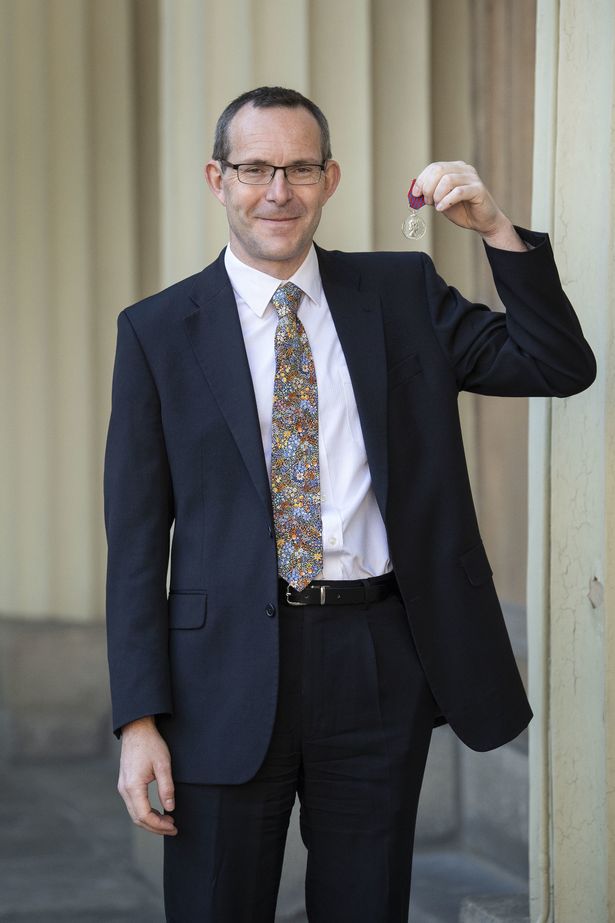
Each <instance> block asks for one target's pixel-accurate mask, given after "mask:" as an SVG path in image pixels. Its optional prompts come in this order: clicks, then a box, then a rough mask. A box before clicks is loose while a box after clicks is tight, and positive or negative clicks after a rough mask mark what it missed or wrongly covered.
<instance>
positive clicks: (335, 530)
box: [224, 246, 391, 580]
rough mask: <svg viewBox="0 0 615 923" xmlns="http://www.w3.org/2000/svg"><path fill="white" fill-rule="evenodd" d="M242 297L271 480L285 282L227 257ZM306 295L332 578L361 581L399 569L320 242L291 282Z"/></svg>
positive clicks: (326, 575)
mask: <svg viewBox="0 0 615 923" xmlns="http://www.w3.org/2000/svg"><path fill="white" fill-rule="evenodd" d="M224 263H225V266H226V271H227V272H228V275H229V278H230V280H231V285H232V286H233V292H234V294H235V300H236V302H237V311H238V313H239V320H240V323H241V329H242V332H243V338H244V342H245V347H246V353H247V356H248V364H249V366H250V372H251V374H252V382H253V385H254V394H255V397H256V406H257V409H258V418H259V422H260V430H261V438H262V440H263V451H264V453H265V461H266V463H267V471H268V473H269V476H270V477H271V410H272V405H273V383H274V377H275V352H274V337H275V329H276V326H277V322H278V316H277V313H276V310H275V308H274V307H273V305H272V303H271V298H272V296H273V293H274V292H275V290H276V289H277V288H278V286H279V285H281V284H282V282H281V281H280V280H279V279H275V278H274V277H273V276H269V275H267V274H266V273H264V272H259V270H257V269H253V268H252V267H251V266H246V264H245V263H242V262H241V260H239V259H238V258H237V257H236V256H235V255H234V253H233V252H232V251H231V248H230V246H228V247H227V248H226V253H225V256H224ZM284 281H290V282H294V283H295V285H298V286H299V288H300V289H301V290H302V291H303V292H304V295H303V297H302V299H301V303H300V305H299V310H298V312H297V315H298V317H299V319H300V320H301V323H302V324H303V326H304V328H305V332H306V334H307V338H308V340H309V343H310V347H311V349H312V355H313V357H314V367H315V369H316V381H317V385H318V445H319V462H320V492H321V497H320V502H321V514H322V537H323V570H322V574H321V575H319V576H320V579H324V580H357V579H359V578H361V577H374V576H376V575H378V574H384V573H386V572H387V571H390V570H391V562H390V560H389V549H388V543H387V537H386V531H385V527H384V522H383V520H382V516H381V515H380V510H379V508H378V505H377V503H376V497H375V495H374V491H373V489H372V483H371V477H370V473H369V468H368V465H367V455H366V452H365V444H364V442H363V434H362V432H361V424H360V422H359V414H358V411H357V405H356V402H355V398H354V393H353V390H352V384H351V381H350V375H349V373H348V367H347V365H346V360H345V358H344V353H343V352H342V347H341V346H340V342H339V339H338V337H337V332H336V330H335V325H334V323H333V318H332V317H331V312H330V310H329V305H328V304H327V299H326V298H325V294H324V291H323V287H322V282H321V279H320V271H319V268H318V258H317V256H316V251H315V249H314V247H313V246H312V247H311V248H310V251H309V253H308V255H307V257H306V258H305V260H304V261H303V263H302V265H301V266H300V267H299V269H298V270H297V272H295V273H294V275H293V276H291V278H290V279H287V280H284Z"/></svg>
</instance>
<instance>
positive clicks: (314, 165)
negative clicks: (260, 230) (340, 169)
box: [218, 160, 328, 186]
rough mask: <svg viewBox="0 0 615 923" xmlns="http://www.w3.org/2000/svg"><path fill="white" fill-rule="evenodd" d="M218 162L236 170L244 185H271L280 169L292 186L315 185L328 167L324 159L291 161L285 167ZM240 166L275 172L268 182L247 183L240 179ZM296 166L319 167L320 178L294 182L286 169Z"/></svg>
mask: <svg viewBox="0 0 615 923" xmlns="http://www.w3.org/2000/svg"><path fill="white" fill-rule="evenodd" d="M218 163H220V164H224V166H227V167H231V169H233V170H236V171H237V180H238V182H240V183H243V185H244V186H269V184H270V183H272V182H273V180H274V177H275V175H276V172H277V171H278V170H282V171H283V173H284V179H285V180H286V182H287V183H289V184H290V185H291V186H315V185H316V183H319V182H320V178H321V176H322V175H323V173H324V172H325V170H326V168H327V163H328V161H327V160H323V162H322V163H289V164H287V165H286V166H285V167H277V166H275V164H273V163H254V162H252V163H231V162H230V160H219V161H218ZM239 167H269V168H270V169H271V170H273V173H272V174H271V177H270V178H269V179H268V180H267V182H266V183H246V182H245V181H244V180H242V179H240V177H239ZM296 167H319V168H320V173H319V175H318V179H317V180H315V181H314V182H313V183H293V181H292V180H290V179H289V178H288V174H287V172H286V171H287V170H292V169H293V168H296Z"/></svg>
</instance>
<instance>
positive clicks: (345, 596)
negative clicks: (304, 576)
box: [280, 571, 399, 606]
mask: <svg viewBox="0 0 615 923" xmlns="http://www.w3.org/2000/svg"><path fill="white" fill-rule="evenodd" d="M398 592H399V590H398V587H397V580H396V579H395V574H394V573H393V572H392V571H391V573H389V574H382V575H381V576H379V577H366V578H365V579H364V580H312V582H311V583H310V584H308V586H306V588H305V589H304V590H301V592H298V591H297V590H295V589H294V588H293V587H291V586H289V584H288V583H287V582H286V580H282V579H281V578H280V594H281V597H282V600H283V602H285V603H286V604H287V605H289V606H360V605H363V604H365V603H375V602H380V601H381V600H383V599H386V598H387V596H390V595H391V593H398Z"/></svg>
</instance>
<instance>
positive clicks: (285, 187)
mask: <svg viewBox="0 0 615 923" xmlns="http://www.w3.org/2000/svg"><path fill="white" fill-rule="evenodd" d="M292 194H293V190H292V186H291V185H290V183H289V182H288V180H287V179H286V176H285V174H284V170H283V169H282V167H277V169H276V171H275V173H274V174H273V179H272V180H271V182H270V183H269V185H268V186H267V199H268V200H269V201H270V202H278V203H280V202H288V200H289V199H290V198H291V197H292Z"/></svg>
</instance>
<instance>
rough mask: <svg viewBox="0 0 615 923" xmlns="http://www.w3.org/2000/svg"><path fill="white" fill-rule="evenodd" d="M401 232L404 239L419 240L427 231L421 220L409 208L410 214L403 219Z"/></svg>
mask: <svg viewBox="0 0 615 923" xmlns="http://www.w3.org/2000/svg"><path fill="white" fill-rule="evenodd" d="M401 230H402V233H403V235H404V237H407V238H408V240H419V239H420V238H421V237H422V236H423V235H424V233H425V231H426V230H427V225H426V224H425V222H424V221H423V219H422V218H421V217H419V215H417V213H416V212H415V210H414V209H413V208H411V209H410V214H409V215H407V216H406V218H404V223H403V224H402V226H401Z"/></svg>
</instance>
